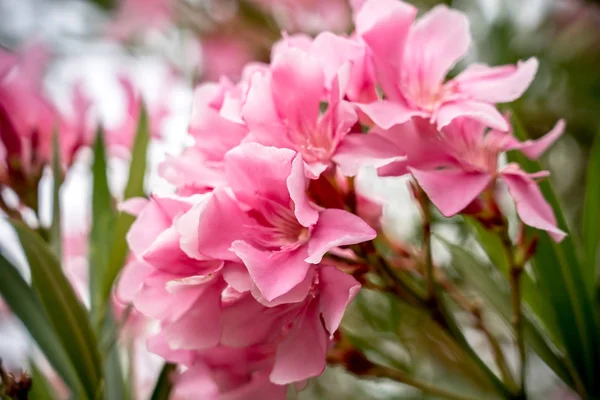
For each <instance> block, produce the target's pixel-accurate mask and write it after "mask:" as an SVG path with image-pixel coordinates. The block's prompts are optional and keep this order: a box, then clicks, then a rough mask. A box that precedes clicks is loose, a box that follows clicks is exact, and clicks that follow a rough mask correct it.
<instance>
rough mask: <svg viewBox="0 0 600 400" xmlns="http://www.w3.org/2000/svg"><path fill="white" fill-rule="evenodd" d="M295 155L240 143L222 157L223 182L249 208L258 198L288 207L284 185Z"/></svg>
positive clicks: (289, 151)
mask: <svg viewBox="0 0 600 400" xmlns="http://www.w3.org/2000/svg"><path fill="white" fill-rule="evenodd" d="M295 156H296V152H295V151H293V150H289V149H279V148H275V147H266V146H263V145H260V144H258V143H244V144H242V145H240V146H238V147H236V148H234V149H233V150H231V151H229V152H228V153H227V155H226V156H225V162H226V164H225V171H226V173H227V180H228V182H229V184H230V186H231V188H232V189H233V191H234V193H235V196H236V197H237V198H238V199H239V200H241V201H243V202H245V203H246V204H248V205H250V206H252V205H254V204H257V201H258V202H260V201H261V200H260V199H259V198H268V199H270V200H275V201H278V202H280V203H282V204H288V202H289V199H290V194H289V191H288V187H287V184H286V182H287V179H288V177H289V176H290V173H291V170H292V161H293V159H294V158H295Z"/></svg>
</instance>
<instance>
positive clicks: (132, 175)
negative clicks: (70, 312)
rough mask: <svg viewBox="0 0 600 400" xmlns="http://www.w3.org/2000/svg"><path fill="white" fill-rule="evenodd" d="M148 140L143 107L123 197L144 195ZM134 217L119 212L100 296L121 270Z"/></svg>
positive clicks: (148, 132)
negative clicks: (126, 238) (127, 236)
mask: <svg viewBox="0 0 600 400" xmlns="http://www.w3.org/2000/svg"><path fill="white" fill-rule="evenodd" d="M149 142H150V129H149V125H148V116H147V114H146V111H145V108H143V107H142V110H141V112H140V121H139V124H138V131H137V134H136V137H135V143H134V144H133V150H132V156H131V165H130V167H129V179H128V181H127V186H126V187H125V195H124V199H129V198H132V197H140V196H144V177H145V175H146V162H147V153H148V144H149ZM133 220H134V218H133V217H132V216H131V215H129V214H126V213H123V212H122V213H119V215H118V217H117V222H116V225H115V230H114V232H113V242H112V248H111V250H110V258H109V261H108V269H107V271H106V275H105V279H104V281H103V287H102V296H103V298H104V299H107V298H108V296H109V295H110V292H111V290H112V286H113V283H114V281H115V279H116V278H117V275H118V274H119V272H120V271H121V268H122V267H123V264H124V263H125V258H126V257H127V242H126V240H125V236H126V235H127V232H128V231H129V227H130V226H131V224H132V223H133Z"/></svg>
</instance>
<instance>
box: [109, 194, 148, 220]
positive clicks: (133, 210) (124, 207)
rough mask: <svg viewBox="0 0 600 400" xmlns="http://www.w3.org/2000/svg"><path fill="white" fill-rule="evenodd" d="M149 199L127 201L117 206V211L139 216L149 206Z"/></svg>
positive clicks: (140, 198)
mask: <svg viewBox="0 0 600 400" xmlns="http://www.w3.org/2000/svg"><path fill="white" fill-rule="evenodd" d="M148 201H149V200H148V199H146V198H145V197H133V198H131V199H127V200H125V201H123V202H121V203H119V205H118V206H117V209H118V210H119V211H121V212H124V213H127V214H130V215H134V216H136V217H137V216H138V215H139V214H140V212H142V210H143V209H144V207H145V206H146V205H147V204H148Z"/></svg>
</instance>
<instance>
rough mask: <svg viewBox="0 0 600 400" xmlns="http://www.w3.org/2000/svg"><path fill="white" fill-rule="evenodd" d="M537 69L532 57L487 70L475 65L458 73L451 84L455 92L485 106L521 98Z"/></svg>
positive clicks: (536, 63)
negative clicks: (453, 85) (455, 89)
mask: <svg viewBox="0 0 600 400" xmlns="http://www.w3.org/2000/svg"><path fill="white" fill-rule="evenodd" d="M537 68H538V61H537V60H536V59H535V58H530V59H529V60H527V61H525V62H522V61H519V62H518V63H517V65H516V66H515V65H503V66H498V67H488V66H486V65H481V64H475V65H472V66H470V67H469V68H467V69H466V70H464V71H463V72H462V73H460V74H459V75H458V76H457V77H456V79H454V80H453V81H452V82H454V83H456V84H457V85H458V91H459V92H460V93H463V94H466V95H468V96H469V97H471V98H472V99H474V100H479V101H484V102H486V103H494V104H495V103H508V102H511V101H514V100H516V99H518V98H519V97H521V95H522V94H523V93H524V92H525V90H527V88H528V87H529V85H530V84H531V82H532V81H533V78H535V74H536V72H537Z"/></svg>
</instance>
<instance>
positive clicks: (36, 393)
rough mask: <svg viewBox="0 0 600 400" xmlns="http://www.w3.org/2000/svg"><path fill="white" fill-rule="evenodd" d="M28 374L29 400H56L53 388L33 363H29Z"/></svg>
mask: <svg viewBox="0 0 600 400" xmlns="http://www.w3.org/2000/svg"><path fill="white" fill-rule="evenodd" d="M29 365H30V366H29V374H30V376H31V382H32V386H31V391H30V392H29V399H30V400H55V399H56V398H57V396H56V393H55V391H54V388H53V387H52V385H51V384H50V382H48V379H47V378H46V376H45V375H44V374H43V373H42V371H41V370H40V368H38V366H37V365H36V364H35V362H33V361H30V363H29Z"/></svg>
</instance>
